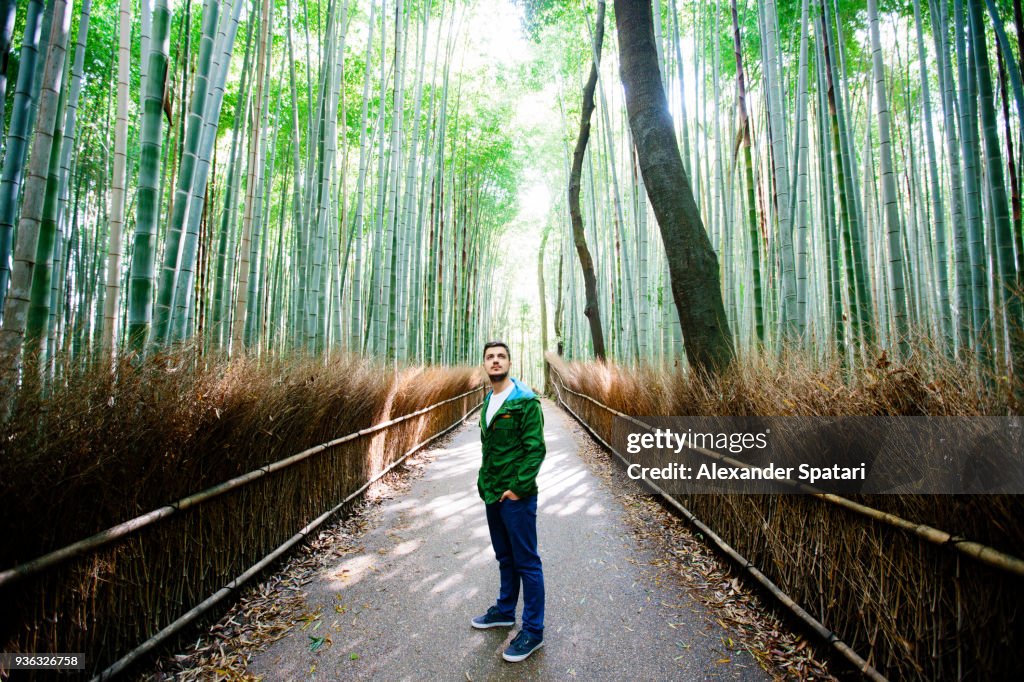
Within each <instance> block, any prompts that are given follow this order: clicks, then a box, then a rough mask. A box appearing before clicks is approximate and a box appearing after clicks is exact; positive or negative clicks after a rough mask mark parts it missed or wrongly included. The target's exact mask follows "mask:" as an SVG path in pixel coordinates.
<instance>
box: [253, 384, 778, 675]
mask: <svg viewBox="0 0 1024 682" xmlns="http://www.w3.org/2000/svg"><path fill="white" fill-rule="evenodd" d="M544 415H545V420H546V424H545V438H546V440H547V447H548V454H547V457H546V459H545V461H544V465H543V467H542V469H541V473H540V477H539V479H538V485H539V487H540V491H541V492H540V505H539V514H538V535H539V538H540V554H541V558H542V560H543V562H544V580H545V587H546V592H547V605H546V623H545V637H544V641H545V645H544V648H542V649H541V650H539V651H538V652H537V653H535V654H534V655H533V656H532V657H530V658H529V659H527V660H526V661H524V662H522V663H507V662H505V661H503V660H502V659H501V651H502V649H503V647H504V646H505V645H506V643H507V642H508V640H509V639H511V636H512V633H513V631H512V630H508V629H505V628H495V629H491V630H475V629H473V628H471V627H470V625H469V620H470V618H471V617H473V616H475V615H478V614H480V613H483V612H484V611H485V610H486V609H487V607H488V606H490V605H491V604H492V603H493V602H494V598H495V596H496V591H497V583H498V568H497V563H496V562H495V560H494V553H493V552H492V550H491V546H490V540H489V537H488V534H487V523H486V521H485V519H484V509H483V503H482V502H481V501H480V499H479V497H478V496H477V492H476V472H477V467H478V466H479V460H480V439H479V433H478V430H477V428H478V425H477V421H476V419H477V417H476V416H474V417H471V421H470V424H468V425H467V426H465V427H463V428H462V429H461V430H460V431H458V433H457V435H456V436H455V437H454V438H453V439H452V441H451V442H450V443H449V445H448V446H446V447H444V448H441V449H439V451H438V452H437V459H436V460H435V461H433V462H432V463H431V464H429V465H428V466H427V468H426V471H425V474H424V476H423V477H422V478H420V479H418V480H416V481H414V482H413V483H412V487H411V489H410V490H409V492H408V494H406V495H402V496H400V497H398V498H395V499H392V500H389V501H387V502H385V503H384V504H383V505H382V507H381V508H379V509H378V510H377V512H376V513H375V517H374V518H373V519H372V520H371V527H370V530H368V532H367V533H366V535H365V536H364V537H363V539H362V550H361V551H358V552H355V553H353V554H349V555H346V556H344V557H341V558H340V559H339V562H338V563H337V564H336V565H334V566H332V567H330V568H329V569H327V570H325V571H324V572H323V573H322V574H321V576H320V578H319V579H318V580H316V581H314V582H313V583H311V584H310V585H309V586H308V593H309V596H308V599H307V601H308V604H309V610H310V612H317V611H319V612H320V613H321V616H320V620H321V621H322V624H323V627H321V628H318V630H317V631H315V634H317V635H324V634H326V633H330V638H331V644H330V645H329V646H328V645H324V646H323V647H322V648H321V649H320V650H319V651H317V652H315V653H313V652H310V632H311V630H309V629H307V630H305V631H303V630H301V629H300V628H295V629H294V630H293V631H292V632H291V633H290V634H289V636H287V637H286V638H284V639H282V640H280V641H278V642H276V643H275V644H273V645H272V646H271V647H270V648H269V649H267V650H266V651H265V652H263V653H261V654H260V655H259V656H258V657H257V658H256V659H254V661H253V663H252V665H251V666H250V668H249V672H251V673H254V674H262V675H263V676H264V679H265V680H268V682H269V681H275V680H292V679H296V680H298V679H323V680H387V681H388V682H392V681H397V680H472V681H474V682H479V681H482V680H565V679H580V680H734V679H743V680H765V679H768V676H767V675H766V674H765V673H764V672H763V671H761V670H760V669H759V668H758V667H757V665H756V663H755V662H754V660H753V658H752V657H750V656H749V655H746V654H745V652H744V653H738V652H724V651H723V647H722V644H721V640H722V636H723V635H724V634H725V633H724V631H722V630H720V629H719V627H718V626H717V625H714V624H713V621H711V620H710V619H708V618H707V617H706V615H704V612H703V609H704V607H702V606H700V605H699V604H698V603H697V602H695V601H693V600H692V599H691V598H690V597H689V596H687V595H686V594H685V593H683V592H682V591H681V589H680V588H678V587H675V586H670V585H669V586H666V585H665V584H664V582H665V581H660V584H656V582H655V581H654V580H653V578H652V569H650V567H649V566H647V564H649V563H650V561H652V560H653V556H654V555H653V553H652V552H651V550H650V549H648V548H645V547H644V546H642V544H641V543H640V542H638V541H637V540H636V539H635V538H634V537H633V536H632V534H631V533H630V532H629V530H628V528H627V527H626V525H625V523H624V522H623V520H622V513H621V511H620V507H619V504H618V503H617V502H616V501H615V499H614V497H613V496H612V494H611V493H610V492H609V491H608V489H607V488H606V487H605V486H604V485H603V484H602V483H601V482H600V481H599V480H598V479H597V478H596V477H594V476H593V475H591V474H590V473H589V471H588V470H587V469H586V468H585V466H584V464H583V462H582V461H581V460H580V458H579V456H578V455H577V454H576V444H575V442H574V440H573V435H572V433H571V431H570V430H569V429H568V428H567V422H568V420H569V419H570V417H568V416H567V415H566V414H565V413H564V412H562V410H561V409H559V408H558V407H557V406H555V405H554V404H553V403H551V402H549V401H545V402H544ZM519 608H520V614H521V609H522V606H521V604H520V607H519ZM520 614H517V616H518V615H520ZM726 658H728V659H731V661H728V662H726Z"/></svg>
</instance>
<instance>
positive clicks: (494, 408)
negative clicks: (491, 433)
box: [486, 384, 516, 426]
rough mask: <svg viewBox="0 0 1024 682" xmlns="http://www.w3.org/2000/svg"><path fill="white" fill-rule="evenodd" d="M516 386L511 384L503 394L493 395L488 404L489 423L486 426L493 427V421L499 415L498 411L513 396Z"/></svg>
mask: <svg viewBox="0 0 1024 682" xmlns="http://www.w3.org/2000/svg"><path fill="white" fill-rule="evenodd" d="M515 387H516V385H515V384H509V385H508V388H506V389H505V390H504V391H502V392H501V393H495V394H493V395H491V400H490V402H489V403H487V422H486V425H487V426H490V425H491V420H492V419H494V415H496V414H498V410H500V409H501V406H502V405H504V404H505V398H507V397H509V396H510V395H511V394H512V389H513V388H515Z"/></svg>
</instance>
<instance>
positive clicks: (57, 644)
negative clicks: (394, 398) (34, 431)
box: [0, 387, 483, 679]
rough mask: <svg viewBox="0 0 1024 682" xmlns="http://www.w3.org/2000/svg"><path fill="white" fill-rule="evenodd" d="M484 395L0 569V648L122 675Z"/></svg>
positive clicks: (453, 401)
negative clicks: (58, 656) (78, 658)
mask: <svg viewBox="0 0 1024 682" xmlns="http://www.w3.org/2000/svg"><path fill="white" fill-rule="evenodd" d="M482 390H483V389H482V387H477V388H474V389H471V390H469V391H466V392H464V393H462V394H460V395H456V396H454V397H450V398H447V399H445V400H441V401H439V402H436V403H434V404H432V405H429V406H427V407H424V408H422V409H418V410H415V411H413V412H411V413H409V414H406V415H404V416H402V417H397V418H394V419H390V420H388V421H385V422H382V423H379V424H376V425H374V426H372V427H370V428H367V429H363V430H360V431H358V432H356V433H351V434H348V435H346V436H342V437H340V438H336V439H333V440H331V441H328V442H326V443H322V444H320V445H317V446H315V447H312V448H308V449H306V450H304V451H302V452H300V453H297V454H295V455H292V456H290V457H287V458H285V459H282V460H279V461H277V462H275V463H273V464H269V465H266V466H263V467H260V468H258V469H256V470H253V471H250V472H248V473H246V474H243V475H241V476H237V477H235V478H232V479H230V480H228V481H224V482H223V483H220V484H217V485H215V486H212V487H209V488H207V489H205V490H203V491H201V492H198V493H195V494H193V495H190V496H188V497H186V498H183V499H181V500H178V501H177V502H174V503H172V504H169V505H166V506H164V507H161V508H159V509H156V510H153V511H151V512H149V513H146V514H143V515H141V516H138V517H136V518H134V519H131V520H129V521H126V522H124V523H121V524H118V525H116V526H114V527H112V528H108V529H107V530H105V531H103V532H101V533H97V534H95V535H93V536H91V537H89V538H86V539H84V540H81V541H78V542H75V543H72V544H71V545H68V546H66V547H63V548H61V549H58V550H55V551H53V552H50V553H48V554H46V555H44V556H41V557H39V558H37V559H34V560H32V561H29V562H25V563H23V564H20V565H18V566H15V567H13V568H10V569H7V570H4V571H2V572H0V616H2V617H0V622H2V623H4V647H3V650H4V651H12V652H17V651H21V652H34V653H43V652H85V657H86V669H85V670H84V671H79V673H80V674H79V675H78V676H79V677H82V676H89V677H93V676H96V678H101V679H108V678H109V677H112V676H113V675H116V674H118V673H120V672H123V671H124V670H126V669H127V668H128V667H129V666H130V664H131V663H132V662H134V661H135V660H137V659H138V658H139V657H141V656H143V655H144V654H146V653H148V652H150V651H152V650H154V649H155V648H157V646H159V645H160V644H161V643H163V642H165V641H167V640H168V639H169V638H170V637H172V636H173V635H175V634H177V633H178V632H180V630H181V629H182V628H183V627H184V626H185V625H187V624H189V623H191V622H192V621H194V620H195V619H196V618H198V617H199V616H200V615H202V614H203V613H204V612H206V611H207V610H209V609H210V608H211V607H212V606H214V605H216V604H217V603H219V602H220V601H222V600H223V599H224V598H225V597H227V596H229V595H230V594H232V593H233V592H235V591H236V590H237V589H238V588H239V587H240V586H241V585H242V584H243V583H244V582H245V581H246V580H248V579H249V578H251V577H253V576H254V575H257V574H259V573H260V572H261V571H262V570H263V569H264V568H266V567H267V566H269V565H271V564H272V563H273V562H274V561H275V560H276V559H277V558H279V557H280V556H282V555H283V554H284V553H285V552H286V551H287V550H288V549H290V548H291V547H293V546H294V545H296V544H297V543H298V542H300V541H301V540H302V539H304V538H305V537H306V536H307V535H308V534H309V533H310V532H311V531H313V530H314V529H315V528H316V527H318V526H319V525H321V524H322V523H323V522H324V521H326V520H328V519H330V518H332V517H334V515H335V514H337V513H338V512H340V511H343V510H344V507H345V505H346V504H348V503H349V502H351V501H352V500H353V499H355V498H356V497H358V496H359V495H361V494H362V493H363V492H364V491H365V490H366V489H367V487H368V486H369V485H370V484H371V483H372V482H373V481H375V480H377V479H378V478H380V477H381V476H383V475H384V474H386V473H387V472H388V471H390V470H391V469H392V468H393V467H394V466H396V465H397V464H399V463H400V462H401V461H402V460H404V459H405V458H406V457H407V456H408V455H410V454H412V453H413V452H415V451H416V450H418V449H420V448H421V447H423V446H424V445H426V444H427V443H428V442H430V441H431V440H433V439H435V438H436V437H438V436H440V435H443V434H444V433H445V432H447V431H448V430H450V429H451V428H454V427H455V426H457V425H458V424H459V423H461V421H462V420H463V419H464V418H465V417H466V416H467V415H468V414H469V413H471V412H472V411H473V410H475V409H477V408H478V407H479V405H480V404H481V401H482V396H481V395H479V394H480V392H481V391H482ZM140 643H141V644H140ZM24 672H28V671H24ZM43 674H45V673H41V675H43ZM27 677H31V675H27ZM74 678H75V675H74V674H73V673H68V674H62V679H74Z"/></svg>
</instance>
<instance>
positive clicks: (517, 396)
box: [472, 341, 545, 662]
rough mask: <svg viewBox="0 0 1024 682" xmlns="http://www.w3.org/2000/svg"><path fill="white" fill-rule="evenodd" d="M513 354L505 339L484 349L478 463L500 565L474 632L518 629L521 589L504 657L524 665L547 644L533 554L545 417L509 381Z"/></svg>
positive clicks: (526, 392)
mask: <svg viewBox="0 0 1024 682" xmlns="http://www.w3.org/2000/svg"><path fill="white" fill-rule="evenodd" d="M511 363H512V360H511V353H510V352H509V349H508V345H507V344H506V343H504V342H502V341H490V342H488V343H487V344H485V345H484V370H485V371H486V372H487V376H488V377H489V378H490V380H491V392H490V393H488V394H487V397H486V398H484V405H483V408H482V410H481V413H480V440H481V442H482V443H483V462H482V464H481V465H480V475H479V477H478V478H477V490H478V491H479V492H480V497H481V498H483V501H484V505H485V507H486V510H487V526H488V528H489V529H490V532H491V546H492V547H493V548H494V556H495V558H496V559H497V560H498V572H499V574H500V576H501V588H500V591H499V593H498V601H497V603H495V605H494V606H492V607H491V608H489V609H487V613H485V614H484V615H482V616H477V617H476V618H474V619H473V621H472V624H473V627H475V628H480V629H486V628H494V627H511V626H514V625H515V624H516V604H517V603H518V602H519V586H520V583H522V590H523V628H522V630H520V631H519V634H518V635H516V637H515V639H513V640H512V643H511V644H509V646H508V648H507V649H505V651H504V653H502V658H504V659H505V660H506V661H513V662H515V661H522V660H523V659H525V658H527V657H528V656H529V655H530V654H532V653H533V652H534V651H536V650H537V649H539V648H540V647H541V646H543V644H544V574H543V572H542V570H541V562H540V555H539V554H538V553H537V472H538V471H540V465H541V462H543V461H544V451H545V449H544V415H543V413H542V412H541V409H540V399H539V398H538V397H537V396H536V395H535V394H534V393H533V391H531V390H530V389H529V388H528V387H526V386H524V385H523V384H522V383H520V382H519V381H517V380H516V379H510V378H509V376H508V372H509V368H510V367H511Z"/></svg>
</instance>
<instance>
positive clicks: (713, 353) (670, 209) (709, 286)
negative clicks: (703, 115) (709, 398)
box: [615, 0, 733, 373]
mask: <svg viewBox="0 0 1024 682" xmlns="http://www.w3.org/2000/svg"><path fill="white" fill-rule="evenodd" d="M615 21H616V26H617V28H618V32H619V53H620V55H619V56H620V60H621V65H622V66H621V74H622V83H623V86H624V87H625V90H626V110H627V112H628V114H629V126H630V129H631V130H632V131H633V141H634V144H636V149H637V156H638V157H639V159H640V172H641V173H642V175H643V178H644V184H645V185H646V186H647V195H648V197H650V200H651V205H652V206H653V207H654V214H655V216H656V217H657V219H658V226H659V227H660V228H661V237H662V241H663V242H664V245H665V255H666V258H667V260H668V267H669V274H670V277H671V285H672V297H673V298H674V299H675V303H676V308H677V310H678V311H679V320H680V323H681V324H682V330H683V338H684V341H685V345H686V354H687V356H688V358H689V361H690V364H691V365H692V366H693V367H694V368H696V369H698V370H701V371H705V372H709V373H718V372H721V371H723V370H725V369H726V368H727V367H728V366H729V364H730V363H731V362H732V359H733V347H732V336H731V335H730V333H729V324H728V321H727V320H726V317H725V306H724V305H723V302H722V290H721V285H720V283H719V277H718V258H717V256H715V252H714V250H713V249H712V248H711V242H710V240H709V239H708V235H707V232H706V231H705V230H704V224H703V222H702V220H701V217H700V214H699V212H698V210H697V205H696V203H695V201H694V198H693V191H692V190H691V188H690V181H689V178H688V177H687V176H686V171H685V170H684V169H683V162H682V159H681V158H680V156H679V147H678V145H677V144H676V140H675V135H674V133H673V130H672V119H671V116H670V114H669V111H668V100H667V99H666V98H665V90H664V88H663V87H662V83H661V77H660V75H659V73H658V61H657V52H656V50H655V46H654V27H653V23H652V18H651V5H650V0H615Z"/></svg>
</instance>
